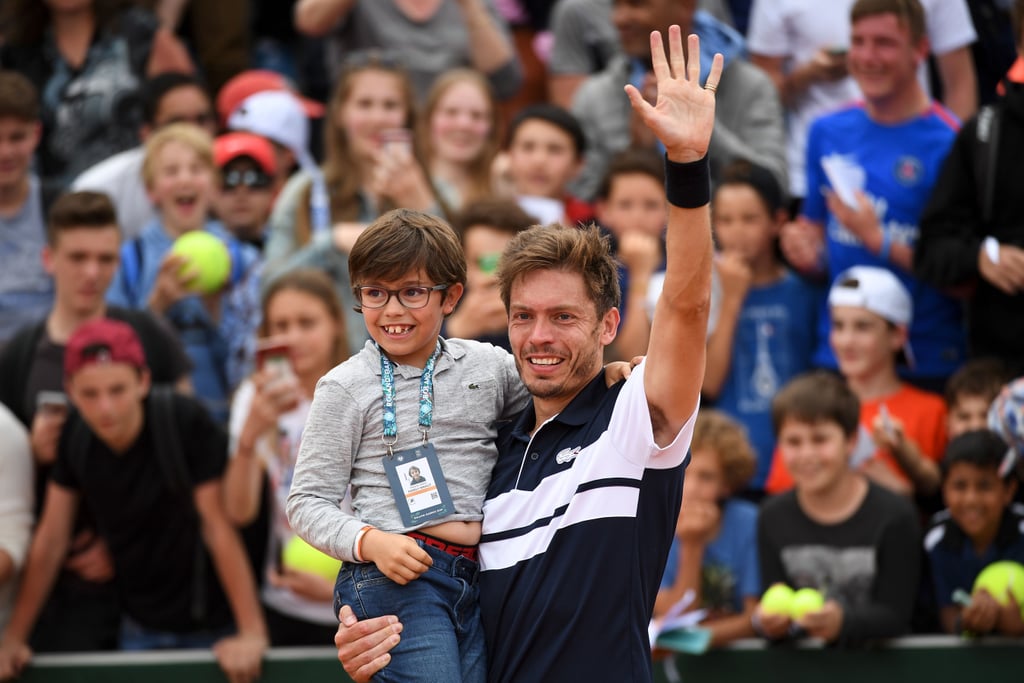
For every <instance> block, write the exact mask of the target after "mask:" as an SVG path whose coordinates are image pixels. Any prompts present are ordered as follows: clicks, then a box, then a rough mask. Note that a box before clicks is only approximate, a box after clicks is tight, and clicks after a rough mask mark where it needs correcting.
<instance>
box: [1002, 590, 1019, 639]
mask: <svg viewBox="0 0 1024 683" xmlns="http://www.w3.org/2000/svg"><path fill="white" fill-rule="evenodd" d="M1006 597H1007V598H1009V602H1008V603H1007V604H1005V605H1002V606H1000V608H999V616H998V617H997V618H996V631H998V632H999V633H1000V634H1001V635H1004V636H1021V635H1024V615H1021V612H1020V605H1019V604H1018V603H1017V599H1016V598H1014V597H1013V593H1012V592H1011V591H1010V589H1009V588H1007V589H1006Z"/></svg>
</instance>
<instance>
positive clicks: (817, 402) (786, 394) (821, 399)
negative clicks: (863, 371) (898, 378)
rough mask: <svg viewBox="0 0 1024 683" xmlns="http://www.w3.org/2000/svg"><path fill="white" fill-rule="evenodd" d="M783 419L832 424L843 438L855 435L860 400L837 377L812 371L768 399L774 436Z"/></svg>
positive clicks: (832, 374) (821, 371)
mask: <svg viewBox="0 0 1024 683" xmlns="http://www.w3.org/2000/svg"><path fill="white" fill-rule="evenodd" d="M786 420H795V421H797V422H803V423H806V424H817V423H819V422H833V423H835V424H837V425H839V427H840V428H841V429H842V430H843V434H845V435H846V436H847V437H850V436H853V435H854V434H856V433H857V429H858V425H859V424H860V400H859V399H858V398H857V396H856V394H854V393H853V390H851V389H850V387H849V386H848V385H847V384H846V382H845V381H844V380H843V379H842V378H841V377H839V376H838V375H836V374H834V373H831V372H828V371H826V370H812V371H811V372H808V373H804V374H803V375H800V376H798V377H796V378H795V379H793V380H791V381H790V382H789V383H788V384H786V386H784V387H782V391H780V392H779V393H778V394H776V395H775V398H774V399H773V400H772V425H773V426H774V427H775V434H776V436H777V435H778V434H779V430H780V429H782V425H783V423H784V422H786Z"/></svg>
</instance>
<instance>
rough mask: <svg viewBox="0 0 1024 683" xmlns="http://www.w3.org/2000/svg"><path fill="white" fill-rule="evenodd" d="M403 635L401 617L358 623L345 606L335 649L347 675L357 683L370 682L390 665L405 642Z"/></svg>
mask: <svg viewBox="0 0 1024 683" xmlns="http://www.w3.org/2000/svg"><path fill="white" fill-rule="evenodd" d="M401 632H402V624H401V622H399V621H398V617H395V616H393V615H386V616H383V617H374V618H373V619H364V620H363V621H359V620H358V619H356V615H355V614H353V613H352V608H351V607H349V606H348V605H342V606H341V610H340V611H339V612H338V632H337V633H336V634H335V635H334V646H335V647H337V648H338V661H339V662H341V665H342V667H343V668H344V669H345V673H347V674H348V675H349V677H350V678H351V679H352V680H353V681H355V682H356V683H366V682H367V681H369V680H370V678H371V677H372V676H373V675H374V674H375V673H377V672H378V671H380V670H381V669H383V668H384V667H385V666H387V665H388V662H390V661H391V655H390V654H388V653H389V651H390V650H391V648H393V647H394V646H395V645H398V642H399V641H400V640H401V639H402V637H401V636H400V635H399V634H400V633H401Z"/></svg>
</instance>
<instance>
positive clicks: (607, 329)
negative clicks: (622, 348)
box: [601, 307, 622, 346]
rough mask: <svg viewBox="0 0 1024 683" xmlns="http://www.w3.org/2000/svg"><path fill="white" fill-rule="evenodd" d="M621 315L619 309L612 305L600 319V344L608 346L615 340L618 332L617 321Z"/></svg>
mask: <svg viewBox="0 0 1024 683" xmlns="http://www.w3.org/2000/svg"><path fill="white" fill-rule="evenodd" d="M621 318H622V316H621V314H620V313H619V309H617V308H615V307H612V308H609V309H608V312H607V313H605V314H604V317H603V318H602V319H601V346H609V345H610V344H611V343H612V342H613V341H615V335H617V334H618V332H619V321H620V320H621Z"/></svg>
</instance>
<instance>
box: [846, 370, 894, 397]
mask: <svg viewBox="0 0 1024 683" xmlns="http://www.w3.org/2000/svg"><path fill="white" fill-rule="evenodd" d="M846 383H847V384H848V385H849V386H850V390H851V391H853V393H854V394H856V395H857V398H858V399H860V400H861V401H872V400H875V399H879V398H883V397H885V396H891V395H892V394H895V393H896V392H897V391H899V390H900V386H901V382H900V378H899V376H898V375H897V374H896V369H895V368H886V369H885V370H884V371H881V372H878V373H875V374H874V375H870V376H867V377H847V378H846Z"/></svg>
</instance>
